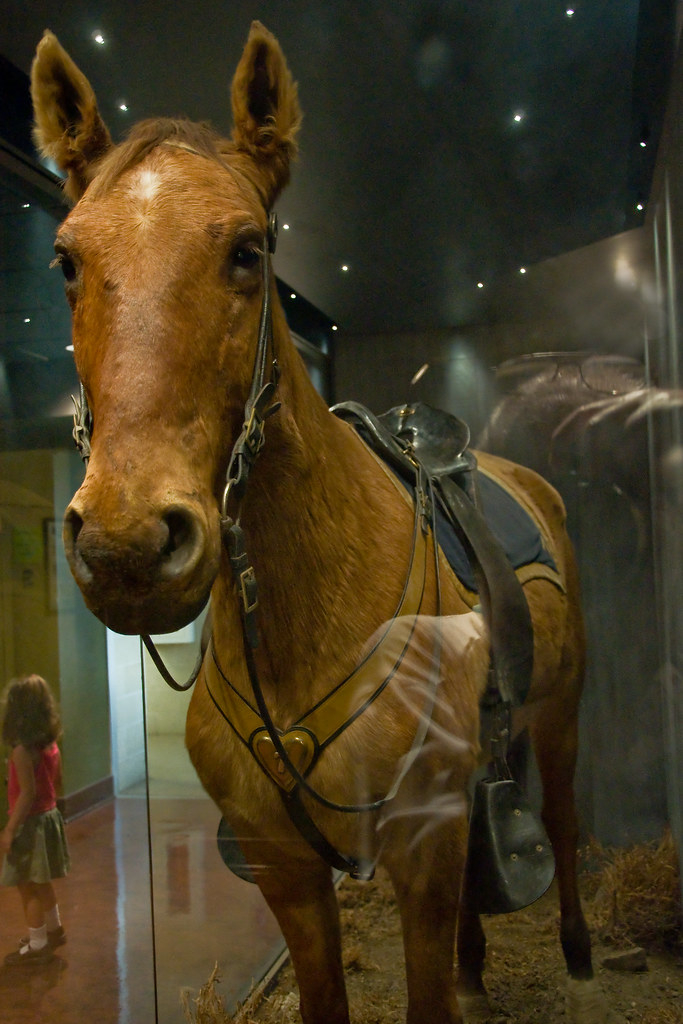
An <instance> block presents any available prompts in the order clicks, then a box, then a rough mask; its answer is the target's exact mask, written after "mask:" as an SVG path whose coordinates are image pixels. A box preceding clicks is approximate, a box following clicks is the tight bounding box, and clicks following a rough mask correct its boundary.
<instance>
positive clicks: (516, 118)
mask: <svg viewBox="0 0 683 1024" xmlns="http://www.w3.org/2000/svg"><path fill="white" fill-rule="evenodd" d="M523 120H524V113H523V111H521V110H518V111H517V113H516V114H515V115H514V117H513V121H515V123H516V124H520V123H521V122H522V121H523Z"/></svg>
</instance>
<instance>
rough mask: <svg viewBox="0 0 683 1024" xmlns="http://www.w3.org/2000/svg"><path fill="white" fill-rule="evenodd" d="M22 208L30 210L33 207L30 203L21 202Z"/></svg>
mask: <svg viewBox="0 0 683 1024" xmlns="http://www.w3.org/2000/svg"><path fill="white" fill-rule="evenodd" d="M21 208H22V210H30V209H31V204H30V203H22V204H21Z"/></svg>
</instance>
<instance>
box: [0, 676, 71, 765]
mask: <svg viewBox="0 0 683 1024" xmlns="http://www.w3.org/2000/svg"><path fill="white" fill-rule="evenodd" d="M61 732H62V730H61V725H60V721H59V712H58V711H57V705H56V703H55V699H54V697H53V696H52V692H51V690H50V687H49V686H48V685H47V683H46V682H45V680H44V679H43V677H42V676H37V675H30V676H23V677H22V678H21V679H13V680H12V681H11V682H10V683H9V685H8V687H7V690H6V691H5V696H4V700H3V720H2V738H3V741H4V742H5V743H6V744H7V745H8V746H10V747H16V746H17V744H19V743H21V744H22V746H24V747H35V748H37V749H39V750H41V749H42V748H43V747H47V746H49V745H50V743H53V742H54V741H55V740H58V739H59V737H60V736H61Z"/></svg>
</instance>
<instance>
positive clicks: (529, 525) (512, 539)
mask: <svg viewBox="0 0 683 1024" xmlns="http://www.w3.org/2000/svg"><path fill="white" fill-rule="evenodd" d="M397 475H398V477H399V479H400V480H401V482H402V483H403V484H404V485H405V486H406V487H407V488H409V489H412V485H411V484H409V483H408V481H406V480H405V479H404V478H403V477H402V476H401V475H400V474H397ZM477 483H478V488H479V494H480V497H481V505H482V511H483V513H484V519H485V520H486V522H487V523H488V527H489V529H490V530H491V533H492V534H493V536H494V537H495V538H496V540H497V541H498V542H499V544H500V545H501V547H502V548H503V551H504V552H505V554H506V555H507V558H508V560H509V562H510V564H511V565H512V567H513V569H521V568H522V566H525V565H532V564H534V563H540V564H541V565H547V566H548V567H549V568H550V569H553V570H555V572H557V566H556V565H555V562H554V561H553V558H552V556H551V555H550V553H549V552H548V551H547V550H546V549H545V548H544V546H543V539H542V537H541V533H540V530H539V529H538V526H537V525H536V523H535V522H534V521H533V519H532V518H531V516H530V515H529V513H528V512H527V511H526V509H524V508H522V506H521V505H520V504H519V503H518V502H517V501H515V499H514V498H513V497H512V495H511V494H510V493H509V492H508V491H507V490H506V489H505V488H504V487H501V485H500V484H498V483H496V481H495V480H493V479H492V478H491V477H490V476H487V475H486V474H485V473H483V472H480V473H479V474H478V480H477ZM435 532H436V538H437V541H438V543H439V546H440V548H441V550H442V551H443V553H444V555H445V557H446V560H447V562H448V563H449V565H450V567H451V569H452V570H453V572H454V573H455V575H456V576H457V577H458V579H459V580H460V581H461V583H462V584H463V585H464V586H465V587H467V589H468V590H471V591H473V592H474V593H477V591H478V587H477V583H476V580H475V578H474V572H473V569H472V564H471V562H470V560H469V558H468V557H467V554H466V552H465V549H464V547H463V545H462V543H461V541H460V539H459V538H458V537H457V535H456V533H455V531H454V530H453V527H452V526H451V524H450V522H449V521H448V519H447V518H446V516H445V515H444V513H443V512H442V510H441V508H440V506H439V504H438V502H437V510H436V525H435Z"/></svg>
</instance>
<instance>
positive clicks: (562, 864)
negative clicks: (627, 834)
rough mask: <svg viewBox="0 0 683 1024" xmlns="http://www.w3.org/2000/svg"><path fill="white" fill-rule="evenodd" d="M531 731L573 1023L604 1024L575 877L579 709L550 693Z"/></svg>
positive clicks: (600, 998) (604, 1007)
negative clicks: (552, 863) (551, 855)
mask: <svg viewBox="0 0 683 1024" xmlns="http://www.w3.org/2000/svg"><path fill="white" fill-rule="evenodd" d="M529 731H530V733H531V739H532V743H533V746H534V751H535V754H536V761H537V763H538V768H539V772H540V775H541V782H542V786H543V810H542V818H543V824H544V825H545V828H546V831H547V833H548V837H549V839H550V842H551V843H552V847H553V852H554V854H555V874H556V878H557V885H558V889H559V897H560V941H561V943H562V950H563V952H564V958H565V961H566V964H567V970H568V972H569V989H568V1007H567V1009H568V1014H569V1019H570V1020H571V1021H572V1022H574V1024H602V1022H603V1021H604V1020H605V1018H606V1012H607V1010H606V1004H605V1000H604V996H603V994H602V991H601V989H600V986H599V984H598V982H597V980H594V979H593V965H592V961H591V941H590V935H589V932H588V928H587V926H586V921H585V918H584V916H583V910H582V908H581V899H580V896H579V887H578V880H577V843H578V836H579V829H578V820H577V814H576V804H575V799H574V769H575V765H576V753H577V735H578V712H577V709H576V706H575V705H574V706H572V707H569V708H568V707H567V706H566V704H564V705H563V704H562V703H561V702H560V701H559V700H558V701H557V702H556V703H554V698H553V697H550V698H548V699H547V700H546V702H544V704H543V705H542V706H541V707H539V709H538V713H537V715H536V717H535V719H534V720H533V721H532V722H531V723H530V726H529Z"/></svg>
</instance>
